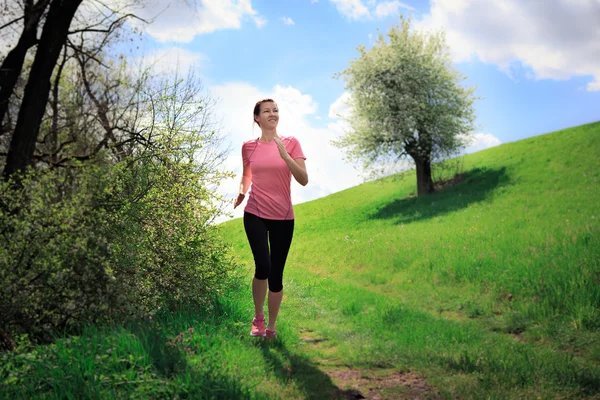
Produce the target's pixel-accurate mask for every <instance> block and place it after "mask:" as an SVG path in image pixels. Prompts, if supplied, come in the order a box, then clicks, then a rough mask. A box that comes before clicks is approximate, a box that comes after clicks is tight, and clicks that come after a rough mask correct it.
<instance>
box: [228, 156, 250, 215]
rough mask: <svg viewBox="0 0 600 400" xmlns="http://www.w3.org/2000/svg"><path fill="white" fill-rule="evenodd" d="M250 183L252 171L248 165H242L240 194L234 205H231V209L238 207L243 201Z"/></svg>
mask: <svg viewBox="0 0 600 400" xmlns="http://www.w3.org/2000/svg"><path fill="white" fill-rule="evenodd" d="M251 182H252V170H251V169H250V165H247V164H246V165H244V171H243V173H242V180H241V182H240V192H239V194H238V197H237V198H236V199H235V203H234V204H233V208H236V207H237V206H239V205H240V204H241V203H242V201H244V197H245V196H246V193H247V192H248V189H249V188H250V183H251Z"/></svg>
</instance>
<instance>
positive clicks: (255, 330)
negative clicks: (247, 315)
mask: <svg viewBox="0 0 600 400" xmlns="http://www.w3.org/2000/svg"><path fill="white" fill-rule="evenodd" d="M265 335H266V333H265V315H264V314H257V315H256V316H255V317H254V319H253V320H252V330H250V336H265Z"/></svg>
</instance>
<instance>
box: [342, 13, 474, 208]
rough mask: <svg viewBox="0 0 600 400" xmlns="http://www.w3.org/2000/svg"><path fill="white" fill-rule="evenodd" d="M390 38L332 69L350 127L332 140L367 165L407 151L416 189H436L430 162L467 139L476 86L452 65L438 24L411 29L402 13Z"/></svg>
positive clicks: (393, 159)
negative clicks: (466, 83)
mask: <svg viewBox="0 0 600 400" xmlns="http://www.w3.org/2000/svg"><path fill="white" fill-rule="evenodd" d="M387 38H388V40H387V41H386V39H385V38H384V36H383V35H382V34H380V35H379V37H378V38H377V40H376V42H375V44H374V45H373V47H372V48H371V49H367V48H366V47H364V46H360V47H359V48H358V51H359V52H360V56H359V57H358V58H357V59H355V60H352V61H351V62H350V66H349V67H348V68H347V69H345V70H344V71H342V72H341V73H339V74H336V76H337V77H340V76H341V77H343V78H344V80H345V81H346V89H347V90H348V91H349V93H350V95H351V96H350V103H349V104H348V105H349V106H350V109H351V113H350V114H351V116H350V117H349V118H347V121H348V122H349V124H350V127H351V128H352V129H351V130H349V131H348V132H346V133H345V134H344V136H342V137H341V138H340V139H338V140H336V141H334V142H333V144H334V145H335V146H337V147H339V148H342V149H344V150H346V152H347V153H346V154H347V157H348V159H349V160H350V161H354V162H356V161H362V162H363V167H364V168H365V169H370V168H375V167H377V166H378V165H386V164H393V163H396V162H397V161H399V160H401V159H403V158H406V157H407V156H410V157H411V158H412V160H413V161H414V164H415V166H416V173H417V193H418V195H419V196H420V195H423V194H426V193H431V192H433V191H434V186H433V180H432V178H431V168H432V163H434V162H436V161H438V160H441V159H444V158H446V157H448V156H449V155H452V154H455V153H456V152H457V150H459V149H460V148H462V147H464V146H465V145H466V144H467V142H468V140H469V138H470V135H471V132H472V131H473V129H475V127H474V120H475V114H474V110H473V102H474V100H475V99H476V97H475V96H474V95H473V93H474V90H475V88H474V87H473V88H464V87H462V86H461V85H460V81H461V80H463V79H465V77H463V76H462V75H461V74H460V73H459V72H458V71H456V70H455V69H453V68H452V65H451V58H450V54H449V50H448V47H447V45H446V42H445V36H444V33H443V32H438V33H435V34H431V35H429V34H426V33H424V32H418V31H414V30H411V27H410V20H406V19H404V18H401V23H400V25H399V26H395V27H393V28H392V29H391V30H390V31H389V32H388V34H387Z"/></svg>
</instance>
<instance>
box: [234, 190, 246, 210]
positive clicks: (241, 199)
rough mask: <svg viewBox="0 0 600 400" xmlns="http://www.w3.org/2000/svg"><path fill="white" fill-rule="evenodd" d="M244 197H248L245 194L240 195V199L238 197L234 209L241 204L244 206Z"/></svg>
mask: <svg viewBox="0 0 600 400" xmlns="http://www.w3.org/2000/svg"><path fill="white" fill-rule="evenodd" d="M244 197H246V195H245V194H244V193H240V194H238V197H237V199H235V203H234V204H233V208H234V209H235V208H236V207H237V206H239V205H240V204H242V201H244Z"/></svg>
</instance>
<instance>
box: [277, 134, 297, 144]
mask: <svg viewBox="0 0 600 400" xmlns="http://www.w3.org/2000/svg"><path fill="white" fill-rule="evenodd" d="M279 137H280V138H281V141H282V142H284V143H285V142H297V141H298V139H297V138H296V136H291V135H290V136H286V135H279Z"/></svg>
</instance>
